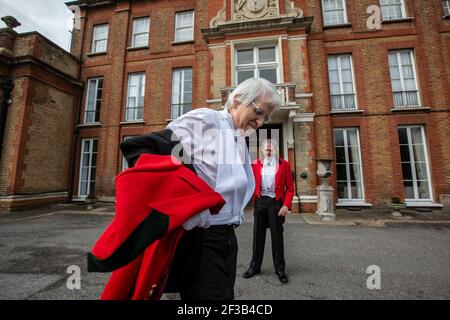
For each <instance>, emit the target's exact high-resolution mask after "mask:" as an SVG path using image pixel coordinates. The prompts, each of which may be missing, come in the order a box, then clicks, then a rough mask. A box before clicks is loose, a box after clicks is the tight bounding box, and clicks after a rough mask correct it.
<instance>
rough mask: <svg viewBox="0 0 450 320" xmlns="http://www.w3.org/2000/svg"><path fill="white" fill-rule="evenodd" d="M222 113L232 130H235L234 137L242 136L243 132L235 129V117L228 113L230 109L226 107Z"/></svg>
mask: <svg viewBox="0 0 450 320" xmlns="http://www.w3.org/2000/svg"><path fill="white" fill-rule="evenodd" d="M220 112H221V113H222V115H223V117H224V118H225V119H227V120H228V123H229V125H230V128H231V129H232V130H233V136H235V137H237V136H241V135H242V133H241V130H236V128H235V127H234V121H233V117H232V116H231V113H230V112H229V111H228V109H227V108H226V107H224V108H223V110H221V111H220Z"/></svg>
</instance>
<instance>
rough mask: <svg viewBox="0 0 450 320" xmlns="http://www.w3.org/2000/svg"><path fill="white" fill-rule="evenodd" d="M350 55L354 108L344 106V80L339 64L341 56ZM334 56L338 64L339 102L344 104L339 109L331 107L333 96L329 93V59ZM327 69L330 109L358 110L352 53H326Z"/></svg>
mask: <svg viewBox="0 0 450 320" xmlns="http://www.w3.org/2000/svg"><path fill="white" fill-rule="evenodd" d="M348 56H349V57H350V68H351V72H352V86H353V93H352V94H353V96H354V104H355V107H354V108H348V107H347V106H345V95H346V94H345V93H344V81H343V79H342V65H341V58H343V57H348ZM331 58H336V59H337V66H338V69H337V71H338V77H339V91H340V97H341V104H342V105H343V106H344V107H343V108H341V109H335V108H333V97H332V94H331V76H330V59H331ZM327 69H328V83H329V86H330V105H331V111H353V110H359V107H358V95H357V94H356V93H357V91H356V81H355V70H354V68H353V55H352V54H351V53H346V54H332V55H328V57H327Z"/></svg>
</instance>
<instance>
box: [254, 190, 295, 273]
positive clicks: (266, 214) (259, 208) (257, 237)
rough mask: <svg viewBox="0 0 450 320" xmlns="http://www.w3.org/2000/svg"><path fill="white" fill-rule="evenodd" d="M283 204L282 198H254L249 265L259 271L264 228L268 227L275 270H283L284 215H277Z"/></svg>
mask: <svg viewBox="0 0 450 320" xmlns="http://www.w3.org/2000/svg"><path fill="white" fill-rule="evenodd" d="M282 206H283V202H282V200H278V201H277V200H276V199H275V198H271V197H267V196H262V197H260V198H257V199H256V202H255V211H254V224H253V256H252V261H251V263H250V267H251V268H252V269H253V270H255V271H257V272H259V271H260V270H261V264H262V261H263V257H264V246H265V242H266V229H267V227H269V228H270V234H271V238H272V257H273V265H274V267H275V272H280V271H283V272H284V271H285V270H284V269H285V266H286V262H285V260H284V244H283V223H284V221H285V217H280V216H278V212H279V211H280V209H281V207H282Z"/></svg>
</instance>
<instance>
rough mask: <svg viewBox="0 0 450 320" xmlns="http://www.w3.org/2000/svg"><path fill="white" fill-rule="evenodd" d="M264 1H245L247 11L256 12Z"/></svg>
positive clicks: (262, 5)
mask: <svg viewBox="0 0 450 320" xmlns="http://www.w3.org/2000/svg"><path fill="white" fill-rule="evenodd" d="M264 3H265V0H247V7H248V10H250V11H252V12H258V11H260V10H261V9H262V8H263V7H264Z"/></svg>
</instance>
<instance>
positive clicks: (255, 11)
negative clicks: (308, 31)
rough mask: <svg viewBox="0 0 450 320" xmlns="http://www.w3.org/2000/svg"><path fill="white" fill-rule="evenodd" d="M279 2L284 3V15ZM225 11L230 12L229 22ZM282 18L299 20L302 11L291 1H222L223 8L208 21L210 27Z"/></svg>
mask: <svg viewBox="0 0 450 320" xmlns="http://www.w3.org/2000/svg"><path fill="white" fill-rule="evenodd" d="M280 1H283V2H284V7H285V13H284V14H280ZM228 7H229V8H228ZM227 9H229V10H230V12H231V19H230V20H226V16H227V14H226V12H227ZM282 17H293V18H301V17H303V11H302V10H301V9H299V8H296V7H295V5H294V1H293V0H224V5H223V8H222V9H221V10H220V11H219V12H218V13H217V16H216V17H214V18H213V19H212V20H211V21H210V27H211V28H216V27H218V26H220V25H223V24H234V23H239V22H249V21H254V20H260V19H273V18H282Z"/></svg>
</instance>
